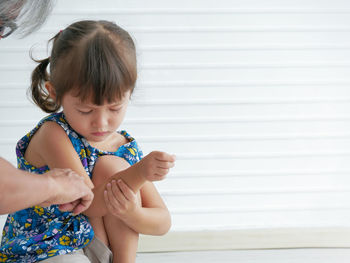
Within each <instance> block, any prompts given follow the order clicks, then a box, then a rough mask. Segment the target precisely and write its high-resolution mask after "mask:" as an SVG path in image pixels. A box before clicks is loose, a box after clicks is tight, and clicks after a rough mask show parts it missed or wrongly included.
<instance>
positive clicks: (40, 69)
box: [30, 58, 60, 113]
mask: <svg viewBox="0 0 350 263" xmlns="http://www.w3.org/2000/svg"><path fill="white" fill-rule="evenodd" d="M34 61H36V62H38V63H39V65H38V66H37V67H36V68H35V69H34V71H33V73H32V84H31V86H30V92H31V97H32V100H33V101H34V103H35V104H36V105H38V106H39V107H40V108H41V109H42V110H43V111H45V112H47V113H52V112H56V111H57V110H58V109H59V108H60V106H59V105H57V104H56V102H55V101H54V100H53V99H52V98H50V95H49V93H48V91H47V90H46V88H45V82H46V81H49V74H48V73H47V70H46V68H47V66H48V65H49V63H50V58H46V59H43V60H34Z"/></svg>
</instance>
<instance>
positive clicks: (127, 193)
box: [118, 179, 136, 202]
mask: <svg viewBox="0 0 350 263" xmlns="http://www.w3.org/2000/svg"><path fill="white" fill-rule="evenodd" d="M118 186H119V189H120V190H121V191H122V193H123V195H124V197H125V198H126V199H127V200H129V201H132V202H133V201H135V198H136V195H135V194H134V192H133V191H132V190H131V189H130V187H129V186H127V184H126V183H124V181H123V180H120V179H119V180H118Z"/></svg>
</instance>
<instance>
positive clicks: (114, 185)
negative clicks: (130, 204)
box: [112, 180, 127, 204]
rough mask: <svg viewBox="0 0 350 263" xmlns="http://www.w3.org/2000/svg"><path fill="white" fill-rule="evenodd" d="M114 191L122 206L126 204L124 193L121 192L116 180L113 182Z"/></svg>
mask: <svg viewBox="0 0 350 263" xmlns="http://www.w3.org/2000/svg"><path fill="white" fill-rule="evenodd" d="M112 191H113V195H114V197H115V198H116V199H117V200H118V202H119V203H120V204H124V203H125V202H126V201H127V200H126V197H125V196H124V194H123V193H122V191H121V190H120V188H119V186H118V185H117V182H116V181H115V180H112Z"/></svg>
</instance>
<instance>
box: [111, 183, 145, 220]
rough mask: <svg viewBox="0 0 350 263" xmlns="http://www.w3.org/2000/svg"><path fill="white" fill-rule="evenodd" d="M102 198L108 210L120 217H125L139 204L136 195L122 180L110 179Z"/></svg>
mask: <svg viewBox="0 0 350 263" xmlns="http://www.w3.org/2000/svg"><path fill="white" fill-rule="evenodd" d="M104 200H105V203H106V207H107V209H108V211H109V212H110V213H111V214H112V215H114V216H116V217H118V218H120V219H123V218H124V219H126V217H127V216H128V215H131V214H132V213H133V212H135V210H136V209H137V207H138V206H139V204H138V199H137V195H136V194H135V193H134V192H133V191H132V190H131V189H130V187H129V186H128V185H127V184H126V183H124V182H123V180H118V182H116V181H115V180H112V182H110V183H108V184H107V187H106V190H105V191H104Z"/></svg>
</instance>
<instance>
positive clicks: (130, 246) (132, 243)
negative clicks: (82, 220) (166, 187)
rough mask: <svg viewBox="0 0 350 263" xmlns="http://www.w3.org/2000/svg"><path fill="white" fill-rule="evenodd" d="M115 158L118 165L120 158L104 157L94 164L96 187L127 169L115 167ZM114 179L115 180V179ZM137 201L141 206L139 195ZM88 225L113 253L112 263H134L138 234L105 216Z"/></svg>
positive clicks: (126, 166)
mask: <svg viewBox="0 0 350 263" xmlns="http://www.w3.org/2000/svg"><path fill="white" fill-rule="evenodd" d="M117 158H118V159H119V160H118V163H119V164H120V157H116V156H111V155H106V156H102V157H100V158H99V159H98V161H97V162H96V165H95V167H94V170H93V176H92V182H93V183H94V185H95V186H98V185H100V184H102V183H104V182H106V180H108V179H109V178H110V177H112V176H113V175H115V174H116V173H118V172H120V171H123V170H125V169H127V168H128V167H130V166H129V164H128V163H126V162H125V164H124V165H118V167H117V165H115V164H116V160H117ZM115 179H116V178H115ZM138 200H139V203H140V205H141V198H140V194H139V193H138ZM90 223H91V225H92V227H93V229H94V232H95V235H96V236H97V237H98V238H99V239H100V240H101V241H102V242H103V243H104V244H105V245H107V246H109V247H110V249H111V250H112V252H113V257H114V258H113V262H118V263H131V262H135V259H136V252H137V246H138V239H139V233H137V232H135V231H134V230H133V229H131V228H130V227H128V226H127V225H126V224H125V223H124V222H123V221H122V220H120V219H118V218H117V217H115V216H113V215H111V214H107V215H106V216H104V217H91V218H90Z"/></svg>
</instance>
